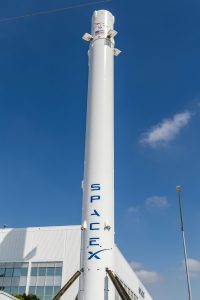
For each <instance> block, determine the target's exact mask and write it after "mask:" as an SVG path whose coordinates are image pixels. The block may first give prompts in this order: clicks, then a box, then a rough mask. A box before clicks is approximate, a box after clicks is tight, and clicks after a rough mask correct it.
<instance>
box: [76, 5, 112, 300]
mask: <svg viewBox="0 0 200 300" xmlns="http://www.w3.org/2000/svg"><path fill="white" fill-rule="evenodd" d="M113 24H114V17H113V15H112V14H111V13H110V12H108V11H106V10H99V11H95V12H94V13H93V16H92V33H91V34H92V38H91V41H90V47H89V51H88V56H89V80H88V100H87V101H88V102H87V126H86V144H85V162H84V180H83V222H82V253H81V268H82V270H83V272H82V275H81V280H80V290H79V299H80V300H107V299H108V300H114V287H113V285H112V283H111V282H110V280H109V278H108V277H107V273H106V268H109V269H111V270H113V269H114V268H113V266H114V39H113V38H112V37H110V38H108V33H109V32H110V30H113Z"/></svg>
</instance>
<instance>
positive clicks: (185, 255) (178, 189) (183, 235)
mask: <svg viewBox="0 0 200 300" xmlns="http://www.w3.org/2000/svg"><path fill="white" fill-rule="evenodd" d="M176 191H177V193H178V204H179V211H180V221H181V234H182V240H183V251H184V259H185V271H186V278H187V287H188V295H189V300H192V293H191V285H190V276H189V271H188V262H187V251H186V243H185V233H184V226H183V214H182V206H181V187H180V186H176Z"/></svg>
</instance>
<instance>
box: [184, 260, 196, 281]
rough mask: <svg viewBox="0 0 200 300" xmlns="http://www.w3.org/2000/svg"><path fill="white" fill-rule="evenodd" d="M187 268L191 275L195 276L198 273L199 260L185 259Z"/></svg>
mask: <svg viewBox="0 0 200 300" xmlns="http://www.w3.org/2000/svg"><path fill="white" fill-rule="evenodd" d="M184 264H185V263H184V261H183V265H184ZM187 264H188V269H189V271H190V273H191V275H192V276H194V277H196V276H198V275H199V274H200V261H199V260H197V259H194V258H188V259H187Z"/></svg>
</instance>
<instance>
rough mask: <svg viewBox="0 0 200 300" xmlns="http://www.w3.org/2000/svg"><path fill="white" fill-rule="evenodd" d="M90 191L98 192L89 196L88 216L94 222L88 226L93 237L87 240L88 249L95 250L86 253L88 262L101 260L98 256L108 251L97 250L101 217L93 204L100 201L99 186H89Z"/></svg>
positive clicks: (97, 184) (96, 184) (95, 184)
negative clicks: (92, 248)
mask: <svg viewBox="0 0 200 300" xmlns="http://www.w3.org/2000/svg"><path fill="white" fill-rule="evenodd" d="M90 190H91V192H96V191H98V192H96V193H95V194H94V193H92V195H91V196H90V199H89V201H90V204H91V206H92V207H93V208H92V210H91V214H90V215H91V216H94V218H93V219H95V221H94V222H91V223H90V224H89V230H90V231H92V232H94V236H93V237H90V238H89V247H97V250H96V251H89V252H88V254H89V257H88V260H91V259H101V257H100V254H101V253H102V252H104V251H107V250H110V249H107V248H106V249H99V248H100V247H101V246H100V243H101V239H100V236H99V234H98V231H99V230H100V219H101V215H100V212H99V211H98V210H97V209H95V204H96V201H101V195H100V191H101V185H100V184H99V183H94V184H91V187H90Z"/></svg>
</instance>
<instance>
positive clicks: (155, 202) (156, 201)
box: [145, 196, 169, 208]
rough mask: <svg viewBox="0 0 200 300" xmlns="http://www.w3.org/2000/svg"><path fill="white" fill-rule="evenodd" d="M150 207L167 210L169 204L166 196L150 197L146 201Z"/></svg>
mask: <svg viewBox="0 0 200 300" xmlns="http://www.w3.org/2000/svg"><path fill="white" fill-rule="evenodd" d="M145 204H146V205H147V206H148V207H158V208H166V207H168V206H169V202H168V200H167V197H166V196H152V197H148V198H147V199H146V201H145Z"/></svg>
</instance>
